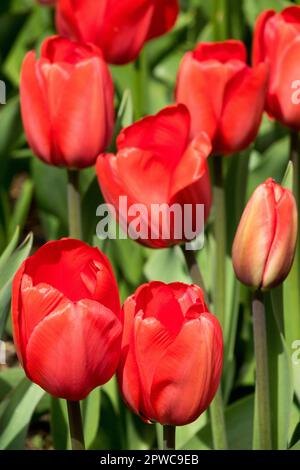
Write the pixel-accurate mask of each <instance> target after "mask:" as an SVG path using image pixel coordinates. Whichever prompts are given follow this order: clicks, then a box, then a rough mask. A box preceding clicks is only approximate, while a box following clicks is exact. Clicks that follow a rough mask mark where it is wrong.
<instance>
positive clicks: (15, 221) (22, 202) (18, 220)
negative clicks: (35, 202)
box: [8, 180, 33, 236]
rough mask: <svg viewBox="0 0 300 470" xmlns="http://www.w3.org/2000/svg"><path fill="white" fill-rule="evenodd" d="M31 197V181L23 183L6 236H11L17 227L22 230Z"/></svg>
mask: <svg viewBox="0 0 300 470" xmlns="http://www.w3.org/2000/svg"><path fill="white" fill-rule="evenodd" d="M32 195H33V184H32V181H31V180H27V181H25V183H24V185H23V187H22V190H21V194H20V196H19V198H18V200H17V203H16V206H15V208H14V211H13V213H12V214H11V217H10V221H9V228H8V234H9V235H10V236H11V235H12V234H13V232H14V230H15V228H16V227H17V226H19V227H20V228H21V229H23V227H24V225H25V222H26V219H27V217H28V213H29V209H30V206H31V201H32Z"/></svg>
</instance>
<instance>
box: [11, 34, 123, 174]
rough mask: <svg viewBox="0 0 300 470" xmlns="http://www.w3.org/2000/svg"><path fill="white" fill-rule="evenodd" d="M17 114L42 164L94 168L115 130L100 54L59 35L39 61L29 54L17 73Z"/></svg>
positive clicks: (107, 77) (111, 93)
mask: <svg viewBox="0 0 300 470" xmlns="http://www.w3.org/2000/svg"><path fill="white" fill-rule="evenodd" d="M20 93H21V111H22V118H23V124H24V129H25V132H26V136H27V140H28V142H29V145H30V147H31V148H32V150H33V152H34V153H35V154H36V155H37V156H38V157H39V158H40V159H41V160H43V161H44V162H46V163H48V164H51V165H56V166H64V167H69V168H84V167H88V166H91V165H94V163H95V161H96V157H97V155H98V154H99V152H102V151H104V150H105V148H106V146H107V145H108V143H109V141H110V139H111V136H112V133H113V127H114V105H113V97H114V91H113V82H112V79H111V76H110V72H109V70H108V67H107V65H106V64H105V62H104V60H103V58H102V54H101V52H100V50H99V49H97V48H96V47H95V46H93V45H89V44H85V45H83V44H77V43H74V42H72V41H69V40H68V39H63V38H59V37H57V36H55V37H52V38H49V39H46V41H44V43H43V45H42V49H41V57H40V59H37V58H36V55H35V53H34V52H33V51H31V52H29V53H28V54H27V55H26V57H25V60H24V62H23V66H22V73H21V84H20Z"/></svg>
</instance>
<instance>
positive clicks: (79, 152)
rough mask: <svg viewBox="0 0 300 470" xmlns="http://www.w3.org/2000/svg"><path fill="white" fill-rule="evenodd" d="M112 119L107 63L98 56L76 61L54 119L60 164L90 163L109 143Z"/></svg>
mask: <svg viewBox="0 0 300 470" xmlns="http://www.w3.org/2000/svg"><path fill="white" fill-rule="evenodd" d="M113 119H114V116H113V84H112V80H111V77H110V74H109V71H108V69H107V68H106V65H105V64H104V62H103V61H102V60H101V59H100V58H99V57H94V58H93V59H89V60H87V61H83V62H81V63H78V64H77V65H76V67H75V68H74V71H73V73H72V74H71V76H70V79H69V81H68V84H67V90H66V92H65V94H64V95H63V97H62V100H61V103H60V107H59V110H58V112H57V114H56V116H55V117H54V119H53V126H54V129H55V135H56V142H57V146H58V148H59V149H60V151H61V154H62V156H63V159H64V162H62V163H67V164H68V165H69V166H74V167H78V168H82V167H86V166H90V165H93V164H94V163H95V161H96V157H97V155H98V154H99V153H100V152H101V151H103V150H104V149H105V148H106V146H107V145H108V143H109V140H110V138H111V132H112V129H113ZM83 122H84V123H85V125H84V126H83V125H82V123H83Z"/></svg>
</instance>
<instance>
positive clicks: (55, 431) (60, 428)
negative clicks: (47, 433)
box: [50, 397, 70, 450]
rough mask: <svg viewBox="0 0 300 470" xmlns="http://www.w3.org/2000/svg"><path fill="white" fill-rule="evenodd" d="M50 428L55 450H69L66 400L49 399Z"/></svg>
mask: <svg viewBox="0 0 300 470" xmlns="http://www.w3.org/2000/svg"><path fill="white" fill-rule="evenodd" d="M50 427H51V436H52V439H53V445H54V449H55V450H67V449H69V448H70V436H69V427H68V411H67V403H66V400H62V399H61V398H54V397H51V401H50Z"/></svg>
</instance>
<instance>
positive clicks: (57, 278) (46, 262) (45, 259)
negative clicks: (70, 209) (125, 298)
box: [26, 239, 117, 307]
mask: <svg viewBox="0 0 300 470" xmlns="http://www.w3.org/2000/svg"><path fill="white" fill-rule="evenodd" d="M91 263H92V264H93V270H92V271H91ZM95 263H97V264H98V267H97V265H95ZM99 265H100V266H101V265H102V268H101V274H100V278H99V280H101V281H102V282H103V280H104V275H106V277H107V278H108V279H109V281H111V282H112V285H113V286H116V284H115V280H114V278H113V273H112V270H111V268H110V266H109V264H108V260H107V258H106V257H105V256H104V255H103V254H102V253H101V252H100V251H99V250H98V249H97V248H91V247H89V246H87V245H86V244H83V243H82V242H81V241H79V240H73V239H62V240H59V241H53V242H48V243H47V244H46V245H44V246H43V247H42V248H40V249H39V250H38V251H37V252H36V253H35V254H34V256H32V257H30V258H28V260H27V261H26V273H27V274H28V275H29V276H30V277H31V279H32V283H33V285H37V284H39V283H41V282H42V283H47V284H49V285H50V286H52V287H54V288H55V289H57V290H58V291H60V292H62V293H63V294H64V296H65V297H67V298H68V299H70V300H72V301H74V302H75V301H78V300H80V299H82V298H88V299H91V300H93V299H94V300H98V301H101V303H104V302H105V299H101V298H100V294H101V287H99V286H97V272H98V271H99ZM84 275H85V276H84ZM87 277H89V278H90V282H89V283H87V280H86V278H87ZM91 278H92V279H91ZM99 280H98V282H99ZM92 281H94V284H93V287H94V289H92V291H91V290H90V284H91V283H92ZM116 292H117V289H116ZM106 306H107V307H110V306H111V305H106Z"/></svg>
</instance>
